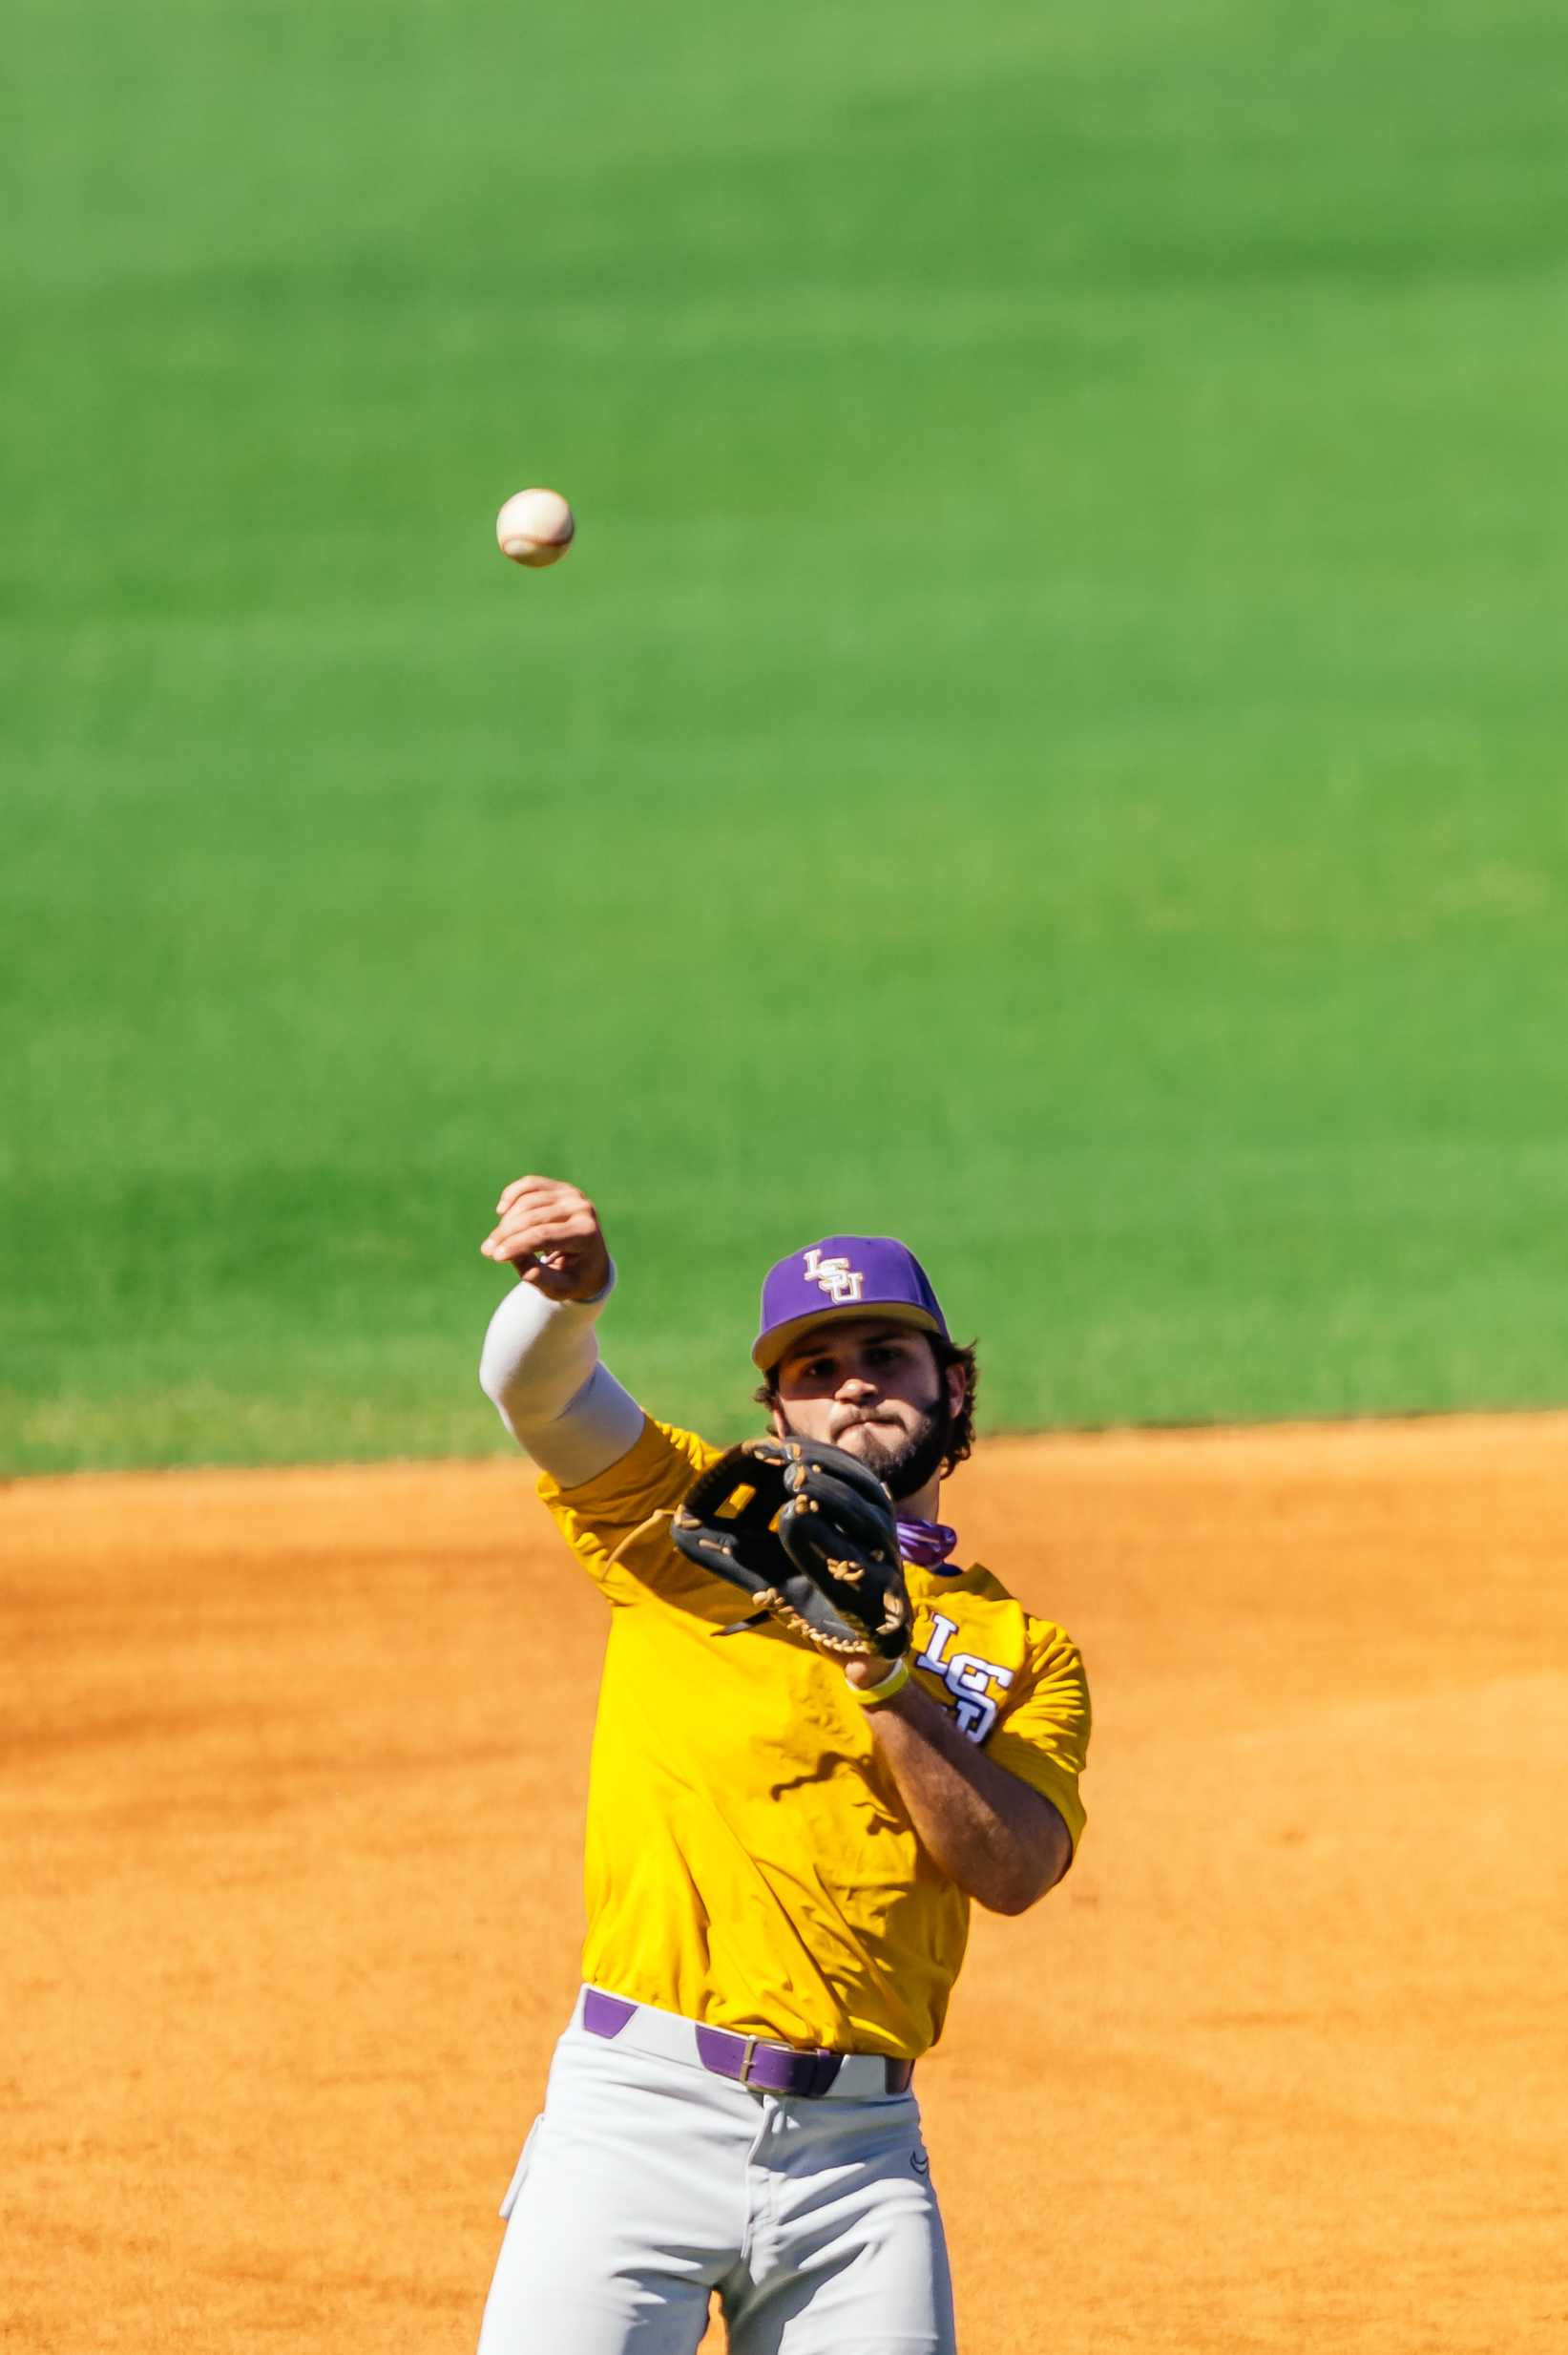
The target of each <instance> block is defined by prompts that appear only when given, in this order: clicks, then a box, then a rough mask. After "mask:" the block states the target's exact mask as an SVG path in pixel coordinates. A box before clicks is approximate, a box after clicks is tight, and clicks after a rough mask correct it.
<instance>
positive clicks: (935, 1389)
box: [775, 1316, 963, 1499]
mask: <svg viewBox="0 0 1568 2355" xmlns="http://www.w3.org/2000/svg"><path fill="white" fill-rule="evenodd" d="M775 1381H776V1385H777V1388H778V1393H779V1407H778V1419H779V1421H780V1422H781V1423H782V1425H783V1427H784V1430H785V1431H788V1432H792V1433H793V1434H794V1436H795V1437H796V1438H797V1439H803V1440H829V1441H830V1442H831V1443H832V1445H833V1446H835V1447H842V1448H843V1449H844V1450H845V1452H846V1454H847V1455H851V1456H858V1457H859V1458H860V1461H862V1462H863V1463H864V1464H865V1465H866V1466H867V1468H868V1470H869V1471H872V1472H874V1473H875V1474H876V1475H877V1478H878V1479H879V1480H882V1481H885V1482H887V1484H888V1486H889V1489H890V1490H891V1491H892V1494H893V1495H894V1497H896V1498H900V1499H903V1498H907V1497H911V1496H914V1495H916V1494H917V1493H918V1492H919V1491H920V1490H921V1489H923V1488H925V1487H926V1485H927V1484H928V1482H930V1481H932V1480H934V1478H935V1476H936V1474H937V1472H938V1470H939V1469H940V1466H941V1462H942V1457H943V1454H944V1452H945V1448H944V1442H945V1440H946V1439H947V1435H948V1431H949V1429H950V1427H951V1421H952V1417H953V1416H954V1414H956V1412H957V1410H958V1407H959V1405H960V1403H961V1401H962V1398H963V1376H962V1374H961V1373H959V1372H958V1371H957V1370H956V1369H954V1371H953V1372H952V1373H951V1374H950V1375H949V1376H948V1377H946V1378H944V1377H943V1375H942V1374H941V1372H940V1371H939V1370H938V1367H937V1363H936V1354H935V1352H934V1350H933V1349H932V1348H931V1345H930V1339H929V1337H928V1336H927V1335H925V1334H924V1333H920V1332H916V1331H915V1330H914V1329H913V1328H912V1327H910V1326H909V1325H899V1324H892V1323H889V1322H887V1321H885V1320H882V1319H879V1318H876V1317H870V1316H867V1317H860V1316H852V1317H846V1318H844V1319H843V1321H842V1322H840V1321H837V1320H835V1321H834V1322H833V1323H832V1324H827V1325H819V1326H818V1327H817V1328H816V1330H815V1331H814V1332H812V1333H807V1334H804V1335H802V1336H801V1338H800V1340H798V1341H797V1342H796V1343H795V1345H794V1347H793V1348H792V1349H790V1350H789V1351H788V1353H787V1354H786V1355H785V1356H784V1359H783V1360H782V1361H781V1363H780V1366H779V1369H778V1372H777V1375H776V1377H775Z"/></svg>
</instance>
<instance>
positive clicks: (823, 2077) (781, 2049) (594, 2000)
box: [582, 1987, 914, 2101]
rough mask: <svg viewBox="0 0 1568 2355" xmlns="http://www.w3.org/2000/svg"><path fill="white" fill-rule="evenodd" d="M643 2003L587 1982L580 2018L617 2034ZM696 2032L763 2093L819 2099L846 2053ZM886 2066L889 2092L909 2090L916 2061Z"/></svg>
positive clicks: (702, 2049)
mask: <svg viewBox="0 0 1568 2355" xmlns="http://www.w3.org/2000/svg"><path fill="white" fill-rule="evenodd" d="M638 2008H639V2007H638V2005H636V2004H633V2003H628V2002H627V2000H626V1998H625V1997H624V1996H621V1995H606V1994H605V1993H604V1991H603V1990H602V1988H599V1987H585V1988H584V1989H583V1997H582V2024H583V2026H584V2028H585V2029H587V2030H588V2032H589V2034H590V2035H591V2036H618V2035H619V2034H620V2031H621V2029H623V2028H624V2027H625V2026H626V2023H627V2022H628V2020H630V2019H632V2018H633V2017H634V2015H635V2014H636V2013H637V2011H638ZM691 2026H692V2033H693V2035H694V2037H695V2039H696V2043H697V2058H698V2059H699V2060H700V2062H701V2064H702V2067H703V2068H704V2069H710V2070H711V2071H713V2073H714V2075H715V2076H716V2077H732V2078H733V2079H734V2080H735V2082H736V2084H737V2085H746V2086H750V2087H751V2088H752V2089H753V2090H754V2091H755V2092H759V2093H786V2094H789V2095H792V2096H793V2097H795V2098H796V2099H798V2100H805V2101H818V2100H820V2099H821V2097H822V2096H823V2094H824V2093H826V2092H827V2091H828V2089H829V2087H830V2086H831V2085H832V2084H833V2082H834V2080H835V2078H836V2077H837V2076H838V2073H839V2071H840V2070H841V2069H842V2068H843V2066H844V2063H845V2060H846V2058H847V2055H846V2054H844V2053H842V2052H829V2051H826V2050H825V2049H824V2048H823V2047H821V2046H819V2047H818V2048H817V2050H815V2051H811V2052H802V2051H799V2050H797V2049H796V2047H795V2046H793V2045H786V2044H766V2043H764V2042H763V2039H762V2038H761V2037H760V2036H742V2035H740V2034H738V2033H737V2031H736V2030H735V2029H730V2028H703V2027H701V2026H700V2025H699V2024H698V2023H697V2022H696V2021H693V2022H692V2024H691ZM882 2069H883V2072H884V2077H885V2081H886V2088H887V2091H888V2092H889V2093H907V2092H909V2080H910V2078H911V2077H912V2076H913V2075H914V2063H913V2061H893V2060H887V2059H884V2060H883V2062H882Z"/></svg>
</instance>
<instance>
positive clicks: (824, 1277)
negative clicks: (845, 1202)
mask: <svg viewBox="0 0 1568 2355" xmlns="http://www.w3.org/2000/svg"><path fill="white" fill-rule="evenodd" d="M874 1309H876V1310H880V1311H881V1312H882V1314H884V1315H885V1316H886V1317H887V1318H888V1319H889V1322H890V1323H892V1324H898V1325H918V1326H919V1328H920V1330H921V1331H922V1332H923V1333H937V1334H940V1335H941V1336H942V1338H943V1340H944V1341H945V1340H947V1339H948V1338H949V1337H950V1336H949V1334H948V1324H947V1319H946V1317H945V1316H944V1315H943V1314H942V1304H941V1302H940V1301H939V1300H938V1299H937V1297H936V1294H935V1293H934V1292H932V1290H931V1285H930V1276H929V1275H928V1274H927V1273H926V1271H925V1269H924V1268H923V1267H922V1266H921V1264H920V1262H919V1260H918V1259H917V1258H916V1257H915V1255H914V1253H913V1251H910V1249H909V1245H908V1244H907V1243H900V1242H898V1241H897V1240H896V1238H895V1237H894V1236H892V1235H887V1234H829V1235H824V1237H823V1239H822V1241H821V1242H820V1243H813V1244H811V1245H809V1246H808V1248H807V1249H806V1250H805V1251H791V1252H790V1254H789V1256H788V1258H787V1259H781V1260H780V1261H779V1263H778V1265H777V1266H776V1267H772V1268H769V1270H768V1272H767V1273H766V1275H765V1276H764V1277H763V1329H762V1331H761V1332H760V1333H759V1334H758V1335H757V1338H756V1340H755V1341H754V1342H753V1344H752V1350H751V1356H752V1362H753V1363H754V1364H755V1365H757V1366H760V1367H761V1369H762V1371H763V1373H764V1374H771V1373H772V1371H773V1369H774V1367H775V1366H776V1365H777V1364H778V1362H779V1360H780V1358H781V1357H782V1356H784V1352H785V1350H786V1349H787V1348H788V1347H789V1345H790V1343H791V1341H794V1340H796V1339H798V1338H799V1336H800V1335H802V1334H803V1333H809V1332H810V1330H811V1328H812V1326H813V1325H822V1324H826V1322H827V1321H828V1319H829V1318H830V1317H833V1316H867V1315H869V1314H870V1313H871V1312H872V1310H874Z"/></svg>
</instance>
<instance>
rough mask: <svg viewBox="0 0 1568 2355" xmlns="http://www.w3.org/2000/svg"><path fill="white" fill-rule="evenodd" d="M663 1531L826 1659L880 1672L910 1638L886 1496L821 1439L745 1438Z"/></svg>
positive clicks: (692, 1490)
mask: <svg viewBox="0 0 1568 2355" xmlns="http://www.w3.org/2000/svg"><path fill="white" fill-rule="evenodd" d="M670 1536H671V1539H672V1540H673V1542H674V1543H675V1545H676V1546H677V1547H678V1548H679V1551H680V1552H681V1553H683V1554H684V1555H685V1556H686V1558H687V1560H688V1561H689V1562H696V1563H699V1564H700V1566H702V1568H704V1569H707V1570H712V1571H714V1572H715V1573H716V1574H717V1575H718V1576H719V1577H721V1578H727V1579H728V1580H729V1581H730V1583H731V1585H732V1586H736V1587H739V1588H741V1590H742V1593H743V1594H746V1595H749V1596H750V1597H751V1599H752V1601H753V1602H754V1603H755V1604H756V1605H757V1607H758V1609H759V1611H765V1612H766V1613H767V1614H768V1615H769V1616H770V1617H772V1618H774V1619H777V1620H778V1621H779V1623H780V1625H781V1626H782V1627H784V1628H787V1629H788V1630H789V1632H790V1634H791V1635H795V1636H798V1637H800V1639H801V1640H802V1642H804V1643H807V1644H810V1645H811V1646H812V1647H813V1649H814V1650H816V1651H821V1652H826V1654H827V1655H828V1657H829V1658H831V1659H835V1660H838V1661H840V1662H841V1663H847V1662H848V1661H851V1660H856V1659H861V1658H868V1659H870V1660H872V1661H874V1662H875V1663H876V1664H877V1679H880V1678H881V1677H883V1676H886V1674H887V1672H888V1663H889V1660H898V1659H902V1657H903V1655H904V1653H905V1652H906V1651H908V1650H909V1635H910V1630H911V1626H912V1621H911V1616H910V1611H909V1593H908V1590H907V1589H906V1588H905V1585H904V1569H903V1565H902V1563H901V1562H900V1560H899V1554H898V1524H897V1520H896V1518H895V1515H894V1511H893V1501H892V1499H891V1497H890V1496H889V1494H888V1491H887V1489H886V1488H885V1487H884V1486H883V1484H882V1482H880V1481H879V1480H878V1479H877V1477H876V1475H875V1473H874V1472H871V1471H869V1470H868V1468H867V1466H866V1465H865V1464H863V1463H861V1462H859V1461H857V1460H856V1458H855V1457H853V1456H850V1455H847V1454H846V1453H845V1452H844V1450H843V1449H842V1448H839V1447H829V1446H828V1444H827V1442H826V1440H798V1439H766V1440H742V1441H741V1444H740V1445H739V1447H732V1448H731V1449H730V1450H729V1451H728V1453H727V1454H726V1455H723V1456H721V1457H720V1458H719V1459H718V1461H716V1462H714V1463H711V1464H710V1465H709V1466H708V1468H707V1470H706V1471H705V1472H702V1473H700V1474H699V1476H698V1478H697V1479H696V1480H695V1481H694V1482H692V1484H691V1486H690V1487H689V1488H688V1489H687V1491H686V1496H685V1501H684V1503H682V1504H681V1506H680V1509H679V1512H678V1513H677V1514H676V1515H675V1517H674V1519H673V1520H672V1521H671V1524H670ZM748 1624H749V1622H746V1621H741V1622H738V1625H739V1626H746V1625H748ZM726 1631H727V1632H732V1631H733V1630H726ZM877 1679H873V1680H872V1681H877ZM856 1681H857V1682H863V1681H865V1680H864V1679H861V1678H857V1679H856Z"/></svg>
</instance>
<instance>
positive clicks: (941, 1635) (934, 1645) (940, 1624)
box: [913, 1611, 1013, 1742]
mask: <svg viewBox="0 0 1568 2355" xmlns="http://www.w3.org/2000/svg"><path fill="white" fill-rule="evenodd" d="M957 1632H958V1622H957V1620H956V1619H950V1618H949V1617H948V1615H947V1613H946V1611H933V1612H932V1613H931V1631H930V1635H929V1636H928V1637H927V1639H926V1649H925V1651H917V1652H916V1653H915V1655H914V1662H913V1665H914V1666H915V1667H916V1668H923V1669H928V1670H929V1671H930V1673H931V1674H932V1675H933V1676H938V1677H940V1678H941V1680H942V1682H943V1684H945V1685H946V1687H947V1689H948V1691H949V1693H951V1695H952V1699H953V1706H954V1712H955V1714H956V1716H957V1719H958V1731H959V1732H960V1733H961V1734H967V1735H969V1738H970V1740H971V1741H972V1742H983V1741H984V1740H985V1738H986V1735H988V1734H989V1733H990V1732H991V1729H992V1727H993V1725H994V1724H995V1722H996V1712H997V1710H998V1709H999V1708H1000V1706H1001V1702H1000V1699H999V1698H998V1696H997V1694H996V1693H993V1690H992V1688H993V1686H1000V1688H1001V1691H1002V1692H1003V1693H1006V1691H1007V1689H1008V1687H1009V1686H1010V1685H1011V1684H1012V1682H1013V1671H1012V1670H1011V1669H1010V1668H1003V1667H1002V1665H1001V1663H1000V1662H999V1661H996V1660H982V1659H981V1657H980V1655H979V1653H978V1652H975V1651H951V1649H950V1647H951V1643H952V1639H953V1637H954V1636H955V1635H956V1634H957Z"/></svg>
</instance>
